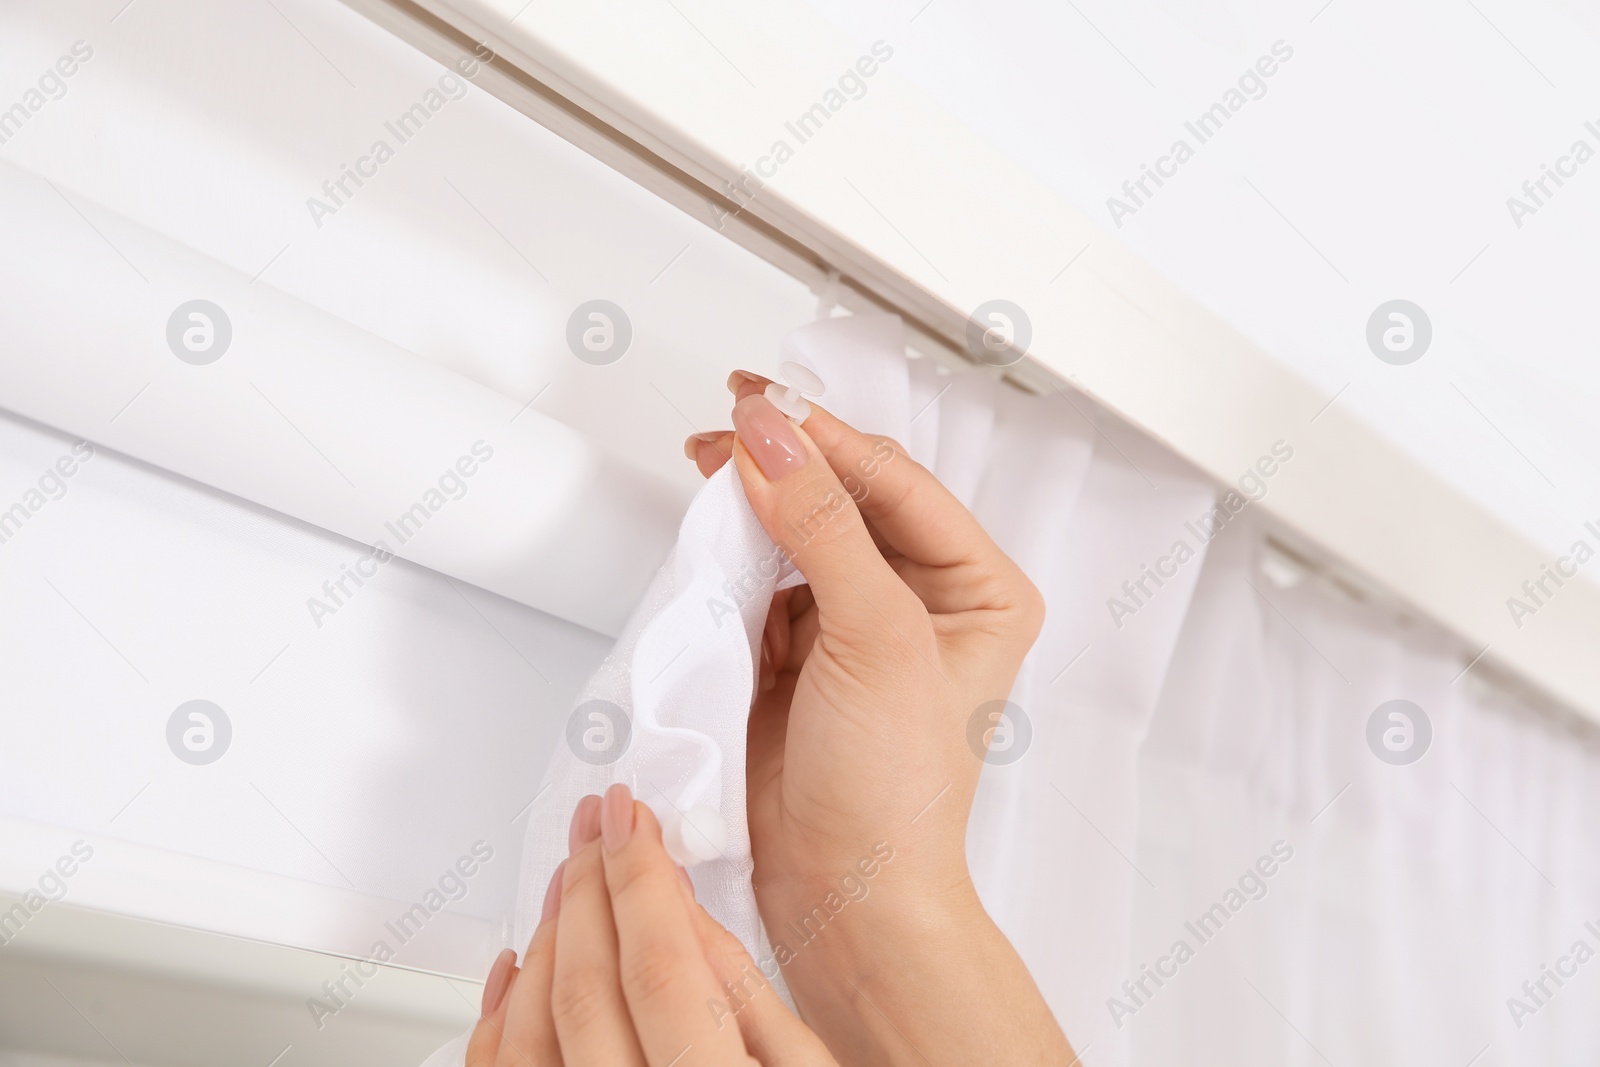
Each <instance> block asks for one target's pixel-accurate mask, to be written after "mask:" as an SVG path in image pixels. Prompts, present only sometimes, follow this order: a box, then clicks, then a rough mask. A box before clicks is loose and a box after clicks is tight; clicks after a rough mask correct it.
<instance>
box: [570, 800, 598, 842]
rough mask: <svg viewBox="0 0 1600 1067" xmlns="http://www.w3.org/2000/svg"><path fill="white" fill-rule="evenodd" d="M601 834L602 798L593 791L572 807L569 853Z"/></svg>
mask: <svg viewBox="0 0 1600 1067" xmlns="http://www.w3.org/2000/svg"><path fill="white" fill-rule="evenodd" d="M599 836H600V798H599V797H597V796H595V795H594V794H593V793H591V794H589V795H588V796H586V797H584V798H583V799H582V800H580V801H578V804H577V807H575V808H573V809H572V824H571V825H570V826H569V827H568V828H567V852H568V854H569V855H570V854H571V853H573V852H576V851H578V850H579V849H580V848H582V847H583V846H584V845H587V844H588V843H589V842H591V841H593V840H594V839H595V838H597V837H599Z"/></svg>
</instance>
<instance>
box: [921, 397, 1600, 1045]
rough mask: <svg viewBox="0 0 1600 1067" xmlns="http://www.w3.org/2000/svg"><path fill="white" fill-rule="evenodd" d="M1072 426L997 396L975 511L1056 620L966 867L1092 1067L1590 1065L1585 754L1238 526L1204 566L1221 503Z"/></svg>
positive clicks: (1455, 658) (1134, 444)
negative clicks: (1398, 723) (1400, 739)
mask: <svg viewBox="0 0 1600 1067" xmlns="http://www.w3.org/2000/svg"><path fill="white" fill-rule="evenodd" d="M952 392H953V391H952ZM1063 407H1064V404H1063V402H1062V400H1061V399H1059V398H1056V399H1047V400H1043V401H1041V400H1035V399H1032V398H1023V397H1019V396H1016V395H1014V394H1012V395H1008V396H1004V397H1003V398H1002V399H1001V401H1000V408H999V413H998V415H997V420H996V421H997V425H998V426H1001V427H1004V429H1003V430H998V431H996V432H995V433H994V434H993V435H992V437H991V439H990V440H989V442H988V444H987V448H988V451H989V454H990V455H991V456H992V457H993V459H992V461H991V462H992V464H993V466H992V468H991V470H990V471H989V472H988V473H987V475H986V476H985V478H984V480H983V482H982V484H981V485H980V486H978V487H977V488H976V489H975V490H974V489H970V488H969V489H966V490H965V491H964V495H965V496H966V497H967V498H968V499H969V500H971V501H972V502H973V503H974V506H975V509H976V511H977V513H978V515H979V517H980V518H982V519H983V521H984V522H985V523H986V525H988V527H989V528H990V530H991V531H992V532H994V533H995V535H996V536H997V537H998V538H999V539H1000V540H1001V541H1002V543H1004V544H1005V546H1006V547H1007V548H1008V550H1010V551H1011V552H1012V553H1013V554H1014V555H1015V556H1016V557H1017V558H1018V559H1019V560H1020V561H1021V562H1022V563H1023V565H1024V566H1025V567H1026V568H1027V569H1028V570H1029V572H1030V574H1031V575H1032V576H1033V577H1034V579H1035V581H1036V582H1037V583H1038V584H1039V585H1040V587H1041V588H1042V589H1043V590H1044V591H1045V593H1046V596H1047V599H1048V601H1049V606H1050V619H1049V621H1048V623H1047V626H1046V630H1045V633H1044V635H1043V636H1042V637H1041V639H1040V641H1039V644H1038V646H1037V647H1036V648H1035V649H1034V652H1033V654H1032V655H1031V656H1030V658H1029V660H1028V663H1027V665H1026V666H1025V668H1024V672H1023V675H1022V677H1021V678H1020V679H1019V681H1018V685H1017V689H1016V691H1015V693H1014V695H1013V700H1014V702H1015V703H1016V704H1018V705H1020V706H1021V707H1022V708H1023V710H1024V712H1025V714H1026V715H1027V716H1028V717H1029V719H1030V721H1031V724H1032V727H1033V738H1032V744H1031V748H1030V749H1029V750H1028V751H1027V752H1026V753H1025V754H1024V755H1023V756H1022V758H1020V759H1018V760H1017V761H1016V762H1014V763H1010V764H999V765H993V766H990V767H988V768H986V770H985V777H984V783H983V788H982V790H981V791H980V794H979V798H978V804H977V807H976V809H975V811H974V817H973V821H972V825H971V828H970V833H969V853H970V855H971V857H972V861H973V867H974V870H975V872H976V875H977V877H978V879H979V883H980V889H981V891H982V893H983V896H984V899H985V901H986V902H987V903H988V905H989V907H990V908H991V910H992V911H993V913H994V914H995V915H996V917H997V919H998V921H999V922H1000V924H1001V926H1002V927H1003V928H1004V929H1005V930H1006V932H1007V934H1008V935H1009V936H1010V937H1011V938H1012V940H1013V941H1014V942H1015V943H1016V945H1017V947H1018V948H1019V950H1020V951H1021V952H1022V953H1023V955H1024V957H1025V958H1026V959H1027V961H1028V964H1029V966H1030V968H1031V969H1032V970H1033V973H1034V975H1035V976H1036V978H1037V979H1038V980H1039V982H1040V984H1041V986H1042V987H1043V988H1044V990H1045V993H1046V996H1047V997H1048V998H1049V999H1050V1002H1051V1004H1052V1006H1053V1007H1054V1008H1055V1010H1056V1012H1057V1015H1058V1017H1059V1018H1060V1019H1061V1021H1062V1023H1063V1025H1064V1026H1065V1027H1066V1028H1067V1031H1068V1034H1069V1036H1071V1038H1072V1039H1073V1041H1074V1042H1075V1044H1076V1047H1077V1048H1078V1049H1079V1051H1080V1053H1081V1054H1082V1055H1083V1059H1084V1062H1085V1063H1088V1064H1091V1065H1096V1067H1098V1065H1101V1064H1117V1065H1129V1064H1171V1063H1212V1062H1216V1063H1222V1062H1226V1063H1230V1064H1257V1063H1259V1064H1283V1063H1291V1064H1299V1063H1305V1064H1311V1063H1332V1064H1339V1065H1343V1064H1358V1063H1400V1062H1404V1063H1446V1064H1460V1065H1463V1067H1464V1065H1466V1064H1468V1063H1476V1064H1486V1065H1487V1064H1550V1063H1578V1062H1594V1060H1595V1057H1596V1055H1597V1054H1600V1027H1596V1026H1595V1025H1594V1021H1593V1020H1594V1018H1595V1017H1596V1016H1595V1009H1596V1007H1597V1005H1600V963H1591V962H1589V960H1590V958H1591V957H1592V956H1594V955H1595V953H1597V952H1600V856H1597V852H1596V850H1595V847H1594V845H1595V842H1596V840H1597V829H1596V823H1597V816H1600V774H1597V773H1596V771H1597V770H1600V762H1597V761H1600V753H1597V745H1596V743H1595V739H1596V734H1595V731H1594V730H1593V729H1592V728H1588V727H1582V726H1577V725H1572V724H1563V723H1562V722H1561V721H1560V720H1559V719H1558V718H1557V717H1556V716H1554V715H1552V714H1549V713H1544V712H1536V711H1534V710H1533V709H1531V708H1530V707H1528V706H1526V702H1525V701H1520V700H1518V699H1516V698H1514V697H1512V696H1509V695H1507V694H1505V693H1503V692H1497V691H1495V690H1494V689H1491V688H1490V687H1489V686H1487V685H1486V684H1484V683H1483V682H1481V681H1480V680H1479V677H1478V670H1477V669H1474V670H1473V671H1464V668H1465V667H1466V665H1467V662H1468V657H1465V656H1463V655H1462V654H1461V651H1460V649H1459V647H1458V646H1457V644H1456V643H1455V642H1454V641H1452V640H1450V639H1449V638H1448V637H1447V636H1446V635H1443V634H1441V633H1438V632H1436V631H1434V630H1433V629H1431V628H1430V627H1428V626H1426V625H1421V624H1416V623H1408V622H1404V621H1402V620H1400V619H1398V618H1395V617H1394V616H1393V615H1392V614H1391V613H1389V612H1387V611H1384V610H1380V609H1378V608H1375V607H1371V606H1366V605H1363V604H1360V603H1358V602H1357V601H1355V600H1354V599H1353V598H1351V597H1350V596H1348V595H1346V594H1345V593H1343V592H1341V591H1339V590H1338V589H1337V588H1336V587H1335V586H1333V585H1332V584H1331V583H1329V582H1327V581H1326V580H1324V579H1321V578H1319V577H1317V576H1315V575H1314V574H1306V573H1305V572H1303V571H1300V570H1291V569H1287V568H1285V567H1284V566H1282V565H1281V564H1280V565H1276V566H1274V565H1271V564H1272V559H1271V558H1270V557H1273V555H1274V554H1273V552H1272V550H1271V549H1269V548H1268V547H1267V544H1266V535H1265V530H1264V523H1263V522H1261V521H1258V520H1257V519H1256V518H1255V517H1254V516H1253V515H1252V514H1251V513H1250V511H1249V506H1246V507H1244V508H1242V509H1241V510H1240V512H1239V514H1238V515H1236V516H1235V517H1233V518H1231V519H1230V520H1229V521H1228V522H1227V523H1226V524H1225V525H1224V526H1223V527H1222V529H1221V532H1220V533H1218V534H1217V536H1216V537H1215V539H1214V540H1211V541H1210V542H1209V543H1207V544H1204V545H1203V546H1202V545H1201V543H1200V537H1199V536H1198V535H1197V533H1196V531H1197V530H1201V529H1204V528H1205V527H1204V525H1203V524H1202V523H1200V522H1198V521H1197V519H1198V517H1199V516H1201V515H1202V514H1203V513H1205V512H1206V511H1207V509H1208V508H1210V507H1211V506H1212V505H1213V503H1214V500H1215V499H1216V498H1217V497H1219V496H1220V495H1222V494H1223V493H1225V492H1226V489H1224V490H1221V491H1219V490H1215V489H1213V488H1212V487H1211V486H1210V485H1209V484H1208V483H1207V482H1206V481H1204V480H1202V479H1200V478H1199V477H1197V476H1196V475H1195V474H1193V473H1192V472H1188V471H1185V470H1184V469H1183V467H1182V466H1181V465H1180V464H1178V463H1177V462H1176V461H1175V460H1173V459H1171V458H1170V457H1167V456H1164V455H1163V454H1162V451H1161V450H1160V449H1159V448H1157V447H1156V446H1154V445H1152V444H1150V443H1148V442H1142V441H1140V440H1138V439H1137V438H1134V437H1133V436H1132V435H1123V434H1119V433H1118V432H1117V430H1116V429H1114V428H1113V427H1111V426H1109V425H1107V426H1106V427H1105V432H1103V433H1102V432H1098V431H1092V432H1091V431H1087V430H1085V429H1083V428H1082V427H1083V423H1082V420H1077V422H1076V425H1074V415H1075V412H1073V411H1070V410H1069V411H1063V410H1062V408H1063ZM1043 412H1049V413H1050V414H1049V416H1048V417H1040V416H1041V414H1042V413H1043ZM974 443H976V439H975V442H974ZM1070 443H1076V444H1077V445H1078V446H1079V448H1080V451H1079V452H1078V453H1072V452H1071V451H1070ZM1266 444H1267V443H1264V445H1266ZM1085 447H1086V448H1087V450H1088V456H1087V465H1086V468H1085V465H1084V463H1083V456H1082V451H1081V450H1082V449H1083V448H1085ZM1292 473H1293V472H1292V461H1290V462H1289V463H1287V464H1284V465H1283V469H1282V470H1280V472H1279V473H1278V475H1277V476H1278V477H1292ZM1235 502H1236V503H1237V500H1236V501H1235ZM1180 541H1182V542H1186V543H1188V544H1190V545H1191V546H1194V547H1196V548H1197V549H1199V551H1197V553H1196V556H1195V558H1193V559H1190V560H1189V561H1188V562H1186V563H1183V564H1181V565H1176V564H1174V563H1168V564H1166V565H1164V566H1165V569H1166V570H1171V569H1173V568H1174V567H1176V571H1177V574H1176V576H1175V577H1172V578H1167V579H1164V582H1165V584H1164V585H1161V586H1159V587H1158V586H1157V585H1156V584H1155V583H1154V581H1146V582H1145V585H1144V588H1145V589H1146V590H1148V591H1149V595H1146V594H1145V593H1143V592H1141V591H1140V590H1139V588H1138V583H1139V579H1140V577H1141V574H1142V573H1143V571H1142V568H1143V566H1144V565H1146V564H1149V565H1150V566H1151V567H1155V566H1156V563H1157V558H1158V557H1159V556H1161V555H1162V554H1164V553H1167V554H1170V553H1171V551H1172V548H1173V546H1174V545H1175V543H1177V542H1180ZM1264 564H1266V565H1265V566H1264ZM1128 579H1132V581H1133V582H1134V584H1135V592H1136V593H1137V594H1138V595H1139V598H1140V599H1142V600H1143V604H1142V605H1140V606H1139V607H1138V610H1137V612H1136V614H1134V615H1132V616H1128V615H1126V614H1123V616H1122V618H1121V622H1122V626H1121V628H1120V629H1119V628H1118V625H1117V620H1115V619H1114V618H1113V612H1112V611H1111V609H1110V607H1109V601H1110V598H1112V597H1117V598H1120V599H1121V601H1122V603H1123V604H1125V605H1126V604H1133V603H1135V601H1134V600H1133V599H1132V598H1131V597H1130V596H1129V595H1128V594H1127V593H1126V591H1125V590H1124V589H1123V588H1122V583H1123V581H1124V580H1128ZM1396 699H1403V700H1408V701H1411V702H1412V703H1414V704H1415V705H1417V706H1418V707H1420V708H1421V709H1422V712H1423V714H1424V715H1425V716H1426V717H1427V720H1428V722H1429V723H1430V724H1431V731H1432V736H1431V741H1429V742H1428V747H1427V749H1426V751H1425V752H1424V755H1423V756H1422V757H1421V758H1420V759H1418V760H1417V761H1415V762H1413V763H1410V764H1405V765H1396V764H1391V763H1387V762H1385V761H1383V760H1381V759H1379V758H1378V756H1377V755H1375V753H1374V751H1373V750H1372V748H1371V747H1369V743H1368V740H1367V736H1368V733H1367V731H1368V720H1369V718H1370V717H1371V716H1372V715H1373V713H1374V711H1375V710H1376V709H1377V708H1378V707H1379V705H1381V704H1384V703H1385V702H1387V701H1390V700H1396ZM1418 736H1420V735H1418ZM1266 872H1270V873H1266ZM1217 905H1221V906H1222V909H1223V910H1222V911H1220V912H1217V911H1213V909H1214V907H1215V906H1217ZM1203 916H1209V917H1208V918H1207V919H1206V920H1205V921H1204V922H1203V923H1202V921H1201V920H1202V917H1203ZM1180 942H1182V943H1183V944H1184V945H1185V946H1186V948H1184V949H1180V948H1179V943H1180ZM1180 957H1181V959H1180ZM1545 967H1549V968H1550V970H1549V971H1545V970H1543V968H1545ZM1151 971H1155V972H1156V973H1155V974H1153V975H1152V974H1151ZM1568 972H1572V973H1570V974H1569V973H1568ZM1557 977H1560V984H1558V983H1557V981H1556V978H1557ZM1541 979H1542V981H1543V984H1542V986H1541V985H1540V982H1541ZM1125 982H1126V983H1129V985H1128V986H1127V987H1125V986H1124V983H1125ZM1524 982H1531V983H1532V990H1531V992H1530V991H1529V990H1528V989H1525V988H1524V985H1523V983H1524ZM1513 997H1515V998H1517V999H1516V1001H1515V1002H1513V1001H1511V1000H1510V998H1513ZM1519 1024H1520V1025H1519ZM1475 1057H1477V1058H1476V1059H1474V1058H1475Z"/></svg>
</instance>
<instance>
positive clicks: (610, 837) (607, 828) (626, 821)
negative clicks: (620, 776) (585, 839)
mask: <svg viewBox="0 0 1600 1067" xmlns="http://www.w3.org/2000/svg"><path fill="white" fill-rule="evenodd" d="M632 836H633V794H632V793H629V792H628V787H627V786H625V785H623V784H622V783H620V782H619V783H617V784H616V785H614V786H612V787H611V788H610V789H607V790H606V797H605V800H604V802H602V804H601V807H600V837H601V839H602V840H603V841H604V843H605V850H606V852H607V853H611V852H615V851H616V850H617V849H619V848H621V847H622V846H623V845H625V844H627V843H628V838H630V837H632Z"/></svg>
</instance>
